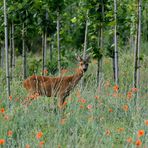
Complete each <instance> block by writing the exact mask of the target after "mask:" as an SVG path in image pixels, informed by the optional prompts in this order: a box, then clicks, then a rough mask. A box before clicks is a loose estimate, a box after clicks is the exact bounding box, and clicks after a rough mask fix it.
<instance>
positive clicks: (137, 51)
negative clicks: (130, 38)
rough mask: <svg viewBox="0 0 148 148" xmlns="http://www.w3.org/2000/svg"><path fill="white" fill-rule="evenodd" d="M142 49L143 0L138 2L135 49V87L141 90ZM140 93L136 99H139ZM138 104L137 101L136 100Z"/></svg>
mask: <svg viewBox="0 0 148 148" xmlns="http://www.w3.org/2000/svg"><path fill="white" fill-rule="evenodd" d="M140 47H141V0H138V22H137V34H136V47H135V58H134V59H135V62H134V82H133V83H134V84H133V85H134V87H135V88H140ZM138 95H139V94H138V91H137V94H136V98H138ZM135 103H136V100H135Z"/></svg>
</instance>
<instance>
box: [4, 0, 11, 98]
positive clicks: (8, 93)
mask: <svg viewBox="0 0 148 148" xmlns="http://www.w3.org/2000/svg"><path fill="white" fill-rule="evenodd" d="M4 27H5V56H6V82H7V98H9V96H10V76H9V56H8V23H7V6H6V0H4Z"/></svg>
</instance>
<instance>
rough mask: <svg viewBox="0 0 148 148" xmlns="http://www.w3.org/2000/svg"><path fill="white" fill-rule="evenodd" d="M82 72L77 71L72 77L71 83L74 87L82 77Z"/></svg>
mask: <svg viewBox="0 0 148 148" xmlns="http://www.w3.org/2000/svg"><path fill="white" fill-rule="evenodd" d="M83 74H84V71H83V70H81V69H77V70H76V73H75V74H74V75H73V83H74V85H76V84H77V83H78V82H79V81H80V79H81V78H82V77H83Z"/></svg>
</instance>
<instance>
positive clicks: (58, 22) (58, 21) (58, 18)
mask: <svg viewBox="0 0 148 148" xmlns="http://www.w3.org/2000/svg"><path fill="white" fill-rule="evenodd" d="M57 48H58V69H59V75H60V74H61V49H60V15H59V11H57Z"/></svg>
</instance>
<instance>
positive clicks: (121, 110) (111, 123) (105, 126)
mask: <svg viewBox="0 0 148 148" xmlns="http://www.w3.org/2000/svg"><path fill="white" fill-rule="evenodd" d="M132 59H133V58H131V56H129V55H126V54H125V55H124V54H123V55H122V58H121V59H120V61H119V62H120V63H119V66H120V88H119V90H118V91H117V90H116V89H115V88H114V83H113V81H112V79H113V75H112V66H111V65H112V61H111V59H108V58H107V59H104V64H103V65H104V67H103V72H104V75H103V79H102V85H101V89H98V88H97V87H96V82H95V81H96V80H95V77H96V64H94V63H95V61H93V62H92V63H91V64H90V67H89V69H88V72H87V73H86V75H85V78H84V80H85V81H84V82H85V86H84V88H83V90H81V87H80V85H78V86H77V87H76V88H75V89H74V90H73V91H72V93H71V95H70V96H68V97H67V100H66V102H67V105H66V108H65V110H64V111H63V112H62V113H61V112H60V111H59V110H58V109H57V107H56V104H55V103H54V101H53V100H54V99H55V100H56V99H57V98H48V97H39V98H38V99H36V100H34V101H32V103H31V105H30V106H28V107H25V106H24V105H22V103H21V102H22V101H23V100H24V99H25V98H26V96H27V92H26V90H25V89H24V88H22V78H21V69H20V65H21V62H20V60H18V63H20V64H18V65H19V66H18V67H16V71H15V78H14V79H13V81H12V83H11V89H12V98H11V97H10V98H9V99H7V98H6V94H5V88H3V89H4V91H3V92H2V93H1V95H0V145H1V146H3V147H11V148H16V147H20V148H25V147H26V148H27V146H28V147H29V146H30V147H31V148H32V147H33V148H35V147H45V148H75V147H77V148H79V147H81V148H86V147H87V148H92V147H93V148H98V147H99V148H101V147H102V148H108V147H114V148H120V147H136V146H138V144H139V145H140V146H141V145H142V147H144V146H145V147H146V146H148V138H147V136H148V123H147V122H148V116H147V115H148V109H147V108H148V99H147V98H148V94H147V80H148V76H147V73H148V67H147V63H148V62H147V58H146V57H145V58H144V59H143V61H142V65H141V88H140V90H138V91H139V93H140V96H139V98H138V103H137V106H134V95H135V92H134V90H133V91H132V79H133V64H132V63H133V61H132ZM3 77H4V74H3ZM8 100H9V102H10V103H11V108H8ZM139 130H141V131H142V132H141V134H139V133H138V132H140V131H139ZM10 131H11V132H10ZM39 132H41V133H42V134H41V136H40V137H39V138H38V137H37V134H39ZM143 132H144V133H143ZM10 133H11V134H10ZM3 139H4V140H5V141H2V140H3ZM138 140H140V141H138ZM138 142H139V143H138ZM140 142H141V143H140ZM2 143H4V144H2Z"/></svg>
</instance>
